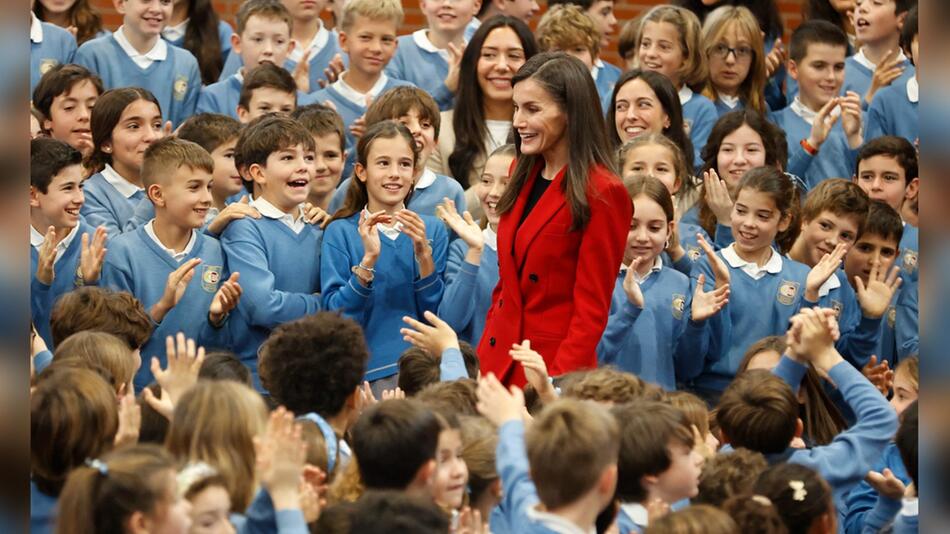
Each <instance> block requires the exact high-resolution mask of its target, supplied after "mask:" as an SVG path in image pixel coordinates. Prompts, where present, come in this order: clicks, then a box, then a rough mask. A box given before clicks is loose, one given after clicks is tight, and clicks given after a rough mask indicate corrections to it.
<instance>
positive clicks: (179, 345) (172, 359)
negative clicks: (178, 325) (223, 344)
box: [146, 332, 205, 406]
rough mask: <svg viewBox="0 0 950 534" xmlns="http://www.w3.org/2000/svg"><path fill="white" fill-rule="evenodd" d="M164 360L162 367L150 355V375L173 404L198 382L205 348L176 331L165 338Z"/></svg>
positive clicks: (163, 394)
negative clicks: (163, 367) (173, 334)
mask: <svg viewBox="0 0 950 534" xmlns="http://www.w3.org/2000/svg"><path fill="white" fill-rule="evenodd" d="M165 360H166V366H165V369H162V367H161V363H160V362H159V361H158V358H156V357H155V356H152V367H151V369H152V375H154V376H155V381H156V382H157V383H158V385H159V386H161V388H162V396H163V397H164V396H165V394H167V395H168V400H169V401H171V403H172V406H174V405H176V404H177V403H178V401H179V399H181V397H182V395H184V394H185V392H186V391H188V389H189V388H191V386H193V385H195V383H196V382H198V371H200V370H201V364H203V363H204V361H205V349H204V347H198V346H197V345H196V344H195V340H193V339H187V338H185V334H183V333H182V332H178V334H176V335H175V337H174V338H173V337H172V336H168V337H166V338H165ZM146 391H148V390H146Z"/></svg>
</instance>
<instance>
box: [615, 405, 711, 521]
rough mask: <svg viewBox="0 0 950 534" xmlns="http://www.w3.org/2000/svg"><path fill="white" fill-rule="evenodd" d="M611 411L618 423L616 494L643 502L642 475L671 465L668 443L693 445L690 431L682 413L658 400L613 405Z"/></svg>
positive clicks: (644, 496) (622, 498) (626, 500)
mask: <svg viewBox="0 0 950 534" xmlns="http://www.w3.org/2000/svg"><path fill="white" fill-rule="evenodd" d="M610 411H611V413H612V414H613V415H614V417H615V418H616V420H617V423H618V425H619V426H620V456H619V459H618V461H617V497H619V498H620V500H621V501H622V502H643V501H644V500H645V499H646V498H647V490H646V488H644V487H643V485H642V484H641V483H640V479H641V478H643V477H644V476H646V475H659V474H660V473H662V472H664V471H666V470H667V469H669V467H670V465H671V464H672V461H673V459H672V456H671V454H670V444H671V443H676V444H680V445H683V446H686V447H689V448H690V449H692V448H693V432H692V430H691V429H690V427H689V421H687V420H686V416H685V415H683V412H681V411H680V410H678V409H676V408H674V407H672V406H670V405H669V404H666V403H662V402H652V401H637V402H632V403H627V404H619V405H614V406H613V407H612V408H611V409H610Z"/></svg>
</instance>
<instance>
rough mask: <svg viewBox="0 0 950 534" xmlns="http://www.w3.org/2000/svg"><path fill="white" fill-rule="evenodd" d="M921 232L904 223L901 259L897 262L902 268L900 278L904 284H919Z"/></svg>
mask: <svg viewBox="0 0 950 534" xmlns="http://www.w3.org/2000/svg"><path fill="white" fill-rule="evenodd" d="M919 241H920V230H919V229H918V228H917V227H916V226H914V225H912V224H907V223H904V233H903V234H902V235H901V242H900V257H898V258H897V261H896V262H895V263H896V265H897V266H898V267H900V268H901V272H900V276H901V278H903V279H904V283H905V284H906V283H907V282H914V283H916V282H917V278H918V272H919V265H920V244H919Z"/></svg>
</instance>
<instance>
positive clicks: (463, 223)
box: [435, 198, 485, 250]
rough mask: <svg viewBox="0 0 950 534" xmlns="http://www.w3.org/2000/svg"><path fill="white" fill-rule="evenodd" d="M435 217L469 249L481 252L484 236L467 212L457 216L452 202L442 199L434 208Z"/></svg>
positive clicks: (456, 210) (448, 199) (457, 213)
mask: <svg viewBox="0 0 950 534" xmlns="http://www.w3.org/2000/svg"><path fill="white" fill-rule="evenodd" d="M435 216H436V217H438V218H439V219H442V221H443V222H444V223H445V224H446V225H448V227H449V228H451V229H452V231H453V232H455V233H456V234H458V236H459V237H461V238H462V241H464V242H465V244H466V245H468V247H469V248H476V249H478V250H481V249H482V248H483V247H484V246H485V236H484V235H482V228H481V227H480V226H479V225H478V222H476V221H475V219H473V218H472V214H471V213H469V212H468V211H466V212H465V213H463V214H462V215H459V212H458V208H456V207H455V201H454V200H452V199H450V198H443V199H442V203H441V204H439V205H438V206H436V207H435Z"/></svg>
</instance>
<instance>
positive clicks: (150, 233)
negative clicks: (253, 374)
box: [102, 221, 230, 390]
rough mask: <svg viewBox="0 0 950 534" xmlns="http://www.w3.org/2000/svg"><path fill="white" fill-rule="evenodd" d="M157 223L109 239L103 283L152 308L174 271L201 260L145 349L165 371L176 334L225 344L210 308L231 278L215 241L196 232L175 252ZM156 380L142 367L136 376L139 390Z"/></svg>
mask: <svg viewBox="0 0 950 534" xmlns="http://www.w3.org/2000/svg"><path fill="white" fill-rule="evenodd" d="M153 224H154V222H153V221H150V222H149V223H146V224H145V225H144V226H142V227H140V228H138V229H137V230H135V231H133V232H128V233H125V234H122V235H120V236H118V237H116V238H115V239H112V240H111V241H109V251H108V253H106V259H105V262H104V263H103V265H102V285H103V286H105V287H109V288H111V289H115V290H118V291H127V292H129V293H131V294H132V295H133V296H135V298H137V299H138V300H140V301H141V302H142V305H143V306H144V307H145V309H146V310H149V309H151V308H152V306H154V305H155V303H156V302H158V301H159V300H160V299H161V298H162V295H163V294H164V292H165V284H166V283H167V281H168V275H169V274H171V273H172V271H174V270H175V269H178V268H179V267H181V265H182V264H183V263H185V262H187V261H189V260H191V259H193V258H200V259H201V263H200V264H198V266H197V267H195V275H194V277H193V278H192V280H191V282H189V284H188V287H187V289H185V293H184V295H182V297H181V300H179V301H178V304H176V305H175V307H174V308H172V309H171V310H169V312H168V313H167V314H165V317H164V318H162V321H161V323H157V324H155V329H154V330H153V331H152V335H151V337H149V339H148V341H147V342H146V343H145V345H144V346H143V347H142V349H141V352H142V361H143V362H148V361H150V359H151V357H152V356H156V357H158V359H159V360H160V361H161V362H162V367H163V368H164V367H165V365H166V362H165V338H166V337H167V336H174V335H175V334H176V333H178V332H184V333H185V336H186V337H187V338H189V339H194V340H195V341H196V342H197V344H198V345H201V346H203V347H205V348H206V349H209V350H210V349H212V348H217V347H226V346H227V342H228V338H227V337H226V333H227V329H225V328H223V327H216V326H213V325H211V323H210V321H209V319H208V309H209V308H210V306H211V301H212V300H213V299H214V295H215V293H217V291H218V287H219V286H220V285H221V282H223V281H224V280H227V279H228V277H229V276H230V274H229V272H228V268H227V264H226V262H225V258H224V253H223V252H222V250H221V244H220V243H219V242H218V240H217V239H214V238H213V237H209V236H207V235H205V234H203V233H201V232H199V231H197V230H192V232H191V237H190V238H189V241H188V243H187V245H186V246H185V248H184V250H182V251H181V252H175V251H173V250H171V249H168V248H166V247H165V245H164V244H163V243H162V242H161V241H159V239H158V237H157V236H156V235H155V231H154V229H153ZM153 380H154V377H153V376H152V372H151V368H150V366H149V365H147V364H143V365H142V366H141V367H139V370H138V371H137V372H136V373H135V378H134V384H135V389H136V390H140V389H142V388H144V387H146V386H148V385H149V384H150V383H151V382H152V381H153Z"/></svg>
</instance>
